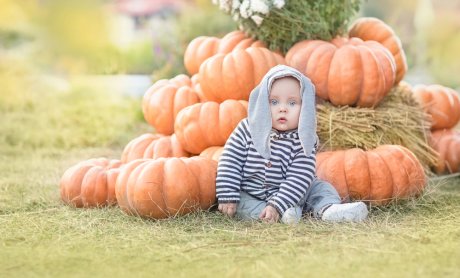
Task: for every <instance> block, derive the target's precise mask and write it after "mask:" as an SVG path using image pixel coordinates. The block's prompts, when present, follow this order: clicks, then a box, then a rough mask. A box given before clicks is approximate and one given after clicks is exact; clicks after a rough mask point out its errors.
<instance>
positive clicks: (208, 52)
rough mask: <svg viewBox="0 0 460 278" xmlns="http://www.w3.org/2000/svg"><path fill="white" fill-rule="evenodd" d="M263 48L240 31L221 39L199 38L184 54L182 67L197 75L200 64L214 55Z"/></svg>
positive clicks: (261, 43) (262, 44)
mask: <svg viewBox="0 0 460 278" xmlns="http://www.w3.org/2000/svg"><path fill="white" fill-rule="evenodd" d="M251 46H254V47H264V46H265V45H264V43H263V42H261V41H255V40H254V39H252V38H249V37H247V36H246V35H245V34H244V33H243V32H241V31H233V32H230V33H228V34H227V35H225V36H224V37H223V38H222V39H218V38H215V37H205V36H201V37H198V38H195V39H193V40H192V41H191V42H190V43H189V45H188V46H187V49H186V50H185V54H184V65H185V68H186V69H187V71H188V73H190V74H191V75H193V74H195V73H197V72H198V71H199V69H200V66H201V64H202V63H203V62H204V61H205V60H206V59H208V58H209V57H211V56H214V55H215V54H218V53H220V54H227V53H230V52H232V51H233V50H239V49H246V48H248V47H251Z"/></svg>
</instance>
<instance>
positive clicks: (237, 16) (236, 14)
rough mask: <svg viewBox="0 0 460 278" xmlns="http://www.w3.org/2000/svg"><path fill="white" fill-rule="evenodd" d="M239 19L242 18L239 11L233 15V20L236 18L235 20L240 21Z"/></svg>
mask: <svg viewBox="0 0 460 278" xmlns="http://www.w3.org/2000/svg"><path fill="white" fill-rule="evenodd" d="M238 19H240V14H239V13H235V14H234V15H233V20H234V21H238Z"/></svg>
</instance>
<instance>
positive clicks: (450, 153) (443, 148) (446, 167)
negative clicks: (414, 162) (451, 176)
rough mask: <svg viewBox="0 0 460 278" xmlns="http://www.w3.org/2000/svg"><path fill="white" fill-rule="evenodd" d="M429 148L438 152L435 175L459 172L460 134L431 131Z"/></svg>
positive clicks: (449, 130) (449, 131)
mask: <svg viewBox="0 0 460 278" xmlns="http://www.w3.org/2000/svg"><path fill="white" fill-rule="evenodd" d="M430 145H431V147H432V148H433V149H434V150H435V151H437V152H438V154H439V156H438V163H437V165H436V166H435V167H434V171H435V172H436V173H437V174H444V173H456V172H460V133H459V132H458V131H454V130H451V129H447V130H436V131H433V133H432V134H431V138H430Z"/></svg>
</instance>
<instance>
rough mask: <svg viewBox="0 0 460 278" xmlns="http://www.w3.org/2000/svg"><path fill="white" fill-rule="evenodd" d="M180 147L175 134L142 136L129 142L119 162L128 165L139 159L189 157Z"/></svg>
mask: <svg viewBox="0 0 460 278" xmlns="http://www.w3.org/2000/svg"><path fill="white" fill-rule="evenodd" d="M189 156H190V154H189V153H188V152H186V151H185V150H184V149H183V148H182V145H181V144H180V143H179V141H177V137H176V135H175V134H173V135H171V136H163V135H161V134H150V133H146V134H142V135H141V136H139V137H136V138H134V139H133V140H131V141H130V142H129V143H128V144H127V145H126V147H125V148H124V150H123V153H122V155H121V162H122V163H128V162H130V161H133V160H135V159H140V158H152V159H156V158H160V157H189Z"/></svg>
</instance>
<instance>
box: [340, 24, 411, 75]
mask: <svg viewBox="0 0 460 278" xmlns="http://www.w3.org/2000/svg"><path fill="white" fill-rule="evenodd" d="M348 35H349V36H350V37H358V38H360V39H362V40H363V41H370V40H372V41H377V42H379V43H381V44H382V45H383V46H385V47H386V48H387V49H388V50H389V51H390V52H391V54H392V55H393V58H394V59H395V63H396V79H395V84H397V83H399V81H401V80H402V79H403V78H404V75H405V74H406V72H407V62H406V54H405V53H404V49H403V47H402V43H401V40H400V39H399V37H398V36H397V35H396V33H395V32H394V31H393V29H392V28H391V27H390V26H389V25H387V24H386V23H385V22H383V21H381V20H380V19H378V18H375V17H363V18H358V19H357V20H356V21H355V22H354V23H353V24H352V26H351V28H350V31H349V32H348Z"/></svg>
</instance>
